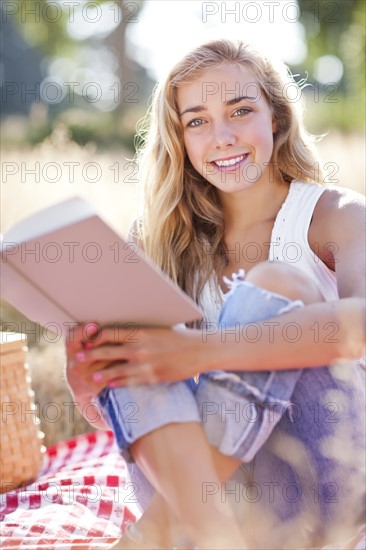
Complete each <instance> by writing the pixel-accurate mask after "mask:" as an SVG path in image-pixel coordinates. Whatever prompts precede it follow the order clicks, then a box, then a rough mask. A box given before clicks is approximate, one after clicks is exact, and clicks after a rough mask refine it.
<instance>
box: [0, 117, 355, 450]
mask: <svg viewBox="0 0 366 550" xmlns="http://www.w3.org/2000/svg"><path fill="white" fill-rule="evenodd" d="M319 148H320V151H321V154H322V157H323V161H322V162H323V167H325V169H326V171H327V173H328V176H329V178H333V179H335V180H336V181H335V182H333V183H334V184H335V185H341V186H346V187H350V188H353V189H355V190H357V191H359V192H360V193H365V174H364V141H363V138H362V137H360V136H357V135H350V136H343V135H341V134H337V133H336V132H333V131H332V132H331V133H330V134H329V135H328V136H327V137H326V138H325V139H324V140H323V142H321V143H320V144H319ZM130 157H131V153H126V152H123V151H121V152H120V153H116V152H114V153H103V154H101V153H98V152H97V151H96V150H95V147H93V145H89V146H87V147H84V148H82V147H79V146H78V145H76V144H75V143H72V142H70V141H69V140H68V137H67V133H66V132H65V130H64V129H63V128H62V127H59V128H58V129H57V131H56V132H55V133H54V134H53V136H52V137H51V138H50V139H48V140H46V141H45V142H44V143H43V144H41V145H40V146H38V147H35V148H33V149H28V150H25V151H16V150H9V151H5V152H3V158H2V162H3V183H2V186H1V202H2V219H1V231H2V232H5V231H6V230H7V229H8V228H9V227H10V226H11V225H13V224H14V223H15V222H17V221H19V220H20V219H22V218H23V217H24V216H26V215H28V214H31V213H32V212H35V211H36V210H38V209H41V208H43V207H45V206H47V205H50V204H53V203H56V202H58V201H60V200H62V199H65V198H67V197H70V196H73V195H76V194H77V195H80V196H82V197H85V198H87V199H88V200H90V201H91V202H92V203H93V204H94V205H95V206H96V207H97V208H98V210H99V211H100V212H101V213H102V214H103V216H104V217H105V218H106V219H107V220H108V221H109V222H110V224H111V225H112V226H113V227H114V228H115V229H117V230H118V231H119V232H121V233H122V234H124V235H126V234H127V232H128V228H129V227H130V225H131V222H132V221H133V219H135V218H136V215H137V188H136V185H135V184H134V183H133V182H131V180H133V179H136V176H137V174H135V173H134V171H133V170H134V167H133V165H132V164H128V160H127V159H128V158H130ZM37 162H38V163H39V172H40V179H39V181H35V176H34V175H32V174H29V173H28V174H27V173H26V171H27V170H31V169H33V170H34V169H35V167H36V163H37ZM71 162H73V163H77V164H75V165H74V176H75V177H74V181H70V177H69V176H70V170H71V168H70V164H66V163H71ZM6 163H8V164H6ZM9 163H11V164H9ZM49 163H57V166H58V174H57V172H56V168H57V167H56V165H51V164H49ZM89 163H97V165H98V170H99V173H100V175H101V178H100V179H99V181H95V182H90V181H88V180H90V179H92V178H94V176H95V174H96V171H95V168H94V169H93V166H92V165H91V164H89ZM326 163H330V164H329V165H328V166H326ZM5 167H6V169H7V170H8V171H11V170H14V172H15V171H16V173H14V174H13V175H10V174H9V175H8V176H7V178H4V169H5ZM83 170H84V175H85V176H86V177H83ZM85 170H86V172H85ZM42 172H43V173H44V177H42ZM118 172H119V173H118ZM56 175H60V179H59V181H55V182H52V181H50V180H51V179H52V178H54V177H56ZM2 320H3V323H4V322H21V321H22V320H24V318H23V317H22V316H21V315H20V314H19V312H17V311H15V310H14V309H13V308H12V307H11V306H9V305H8V304H2ZM27 326H31V325H30V324H29V321H27ZM29 363H30V368H31V371H32V383H33V388H34V390H35V393H36V399H37V403H38V404H39V411H40V416H41V428H42V430H43V431H44V432H45V434H46V440H45V443H46V444H47V445H49V444H51V443H55V442H57V441H60V440H64V439H66V438H68V437H70V436H73V435H76V434H78V433H82V432H85V431H87V430H89V429H90V427H89V425H88V424H87V423H86V421H84V420H83V419H82V418H81V417H80V415H79V414H78V413H77V411H76V410H75V408H74V407H73V405H72V404H71V403H72V398H71V395H70V393H69V391H68V389H67V385H66V383H65V380H64V364H65V350H64V345H63V343H62V342H61V341H59V342H55V343H52V344H51V343H49V342H48V341H47V337H46V338H44V337H41V338H40V339H39V341H38V342H37V341H35V339H34V338H33V339H31V340H30V351H29Z"/></svg>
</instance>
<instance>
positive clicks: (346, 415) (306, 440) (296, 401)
mask: <svg viewBox="0 0 366 550" xmlns="http://www.w3.org/2000/svg"><path fill="white" fill-rule="evenodd" d="M296 307H302V303H301V302H299V301H296V302H291V301H290V300H288V299H287V298H285V297H283V296H280V295H278V294H275V293H272V292H267V291H265V290H263V289H260V288H258V287H256V286H254V285H252V284H250V283H247V282H245V281H244V282H243V281H237V283H236V284H234V285H233V288H232V290H231V291H230V292H229V293H228V295H226V301H225V303H224V305H223V308H222V311H221V315H220V319H219V324H218V329H219V330H221V329H228V328H235V329H237V334H238V337H246V338H248V339H249V340H250V339H253V345H261V344H260V339H259V340H258V342H256V343H255V340H256V339H257V338H258V337H259V336H260V337H262V338H264V337H267V338H268V337H271V333H270V329H271V327H270V325H268V333H267V334H266V335H260V334H259V333H258V331H257V329H258V327H256V326H255V323H258V322H259V321H263V320H265V319H269V318H274V317H276V316H278V315H281V314H283V313H285V312H286V311H290V310H291V309H294V308H296ZM245 327H246V328H245ZM321 328H323V327H321ZM331 328H332V327H328V328H327V327H325V328H324V330H325V334H324V333H323V337H325V338H326V337H329V338H330V337H331V335H330V330H331ZM243 329H244V332H243ZM272 330H274V333H273V334H274V337H275V338H277V337H281V335H280V336H278V335H276V327H275V325H272ZM294 330H295V331H294ZM249 331H252V332H249ZM223 334H224V333H223ZM235 337H236V331H235V333H233V334H232V335H230V336H228V341H229V338H232V339H233V342H234V341H235ZM282 337H285V338H288V339H291V338H293V339H296V327H291V326H289V331H288V333H286V334H285V335H282ZM300 337H301V335H300ZM315 337H316V336H315V334H314V338H315ZM362 375H363V373H361V370H360V369H357V367H356V365H355V364H354V363H350V364H348V365H342V366H336V367H327V366H323V367H317V368H309V369H297V370H285V371H276V372H271V371H266V370H260V371H257V372H240V371H233V372H222V371H212V372H208V373H205V374H204V375H201V376H200V379H199V382H198V384H197V385H196V384H195V383H194V381H193V380H188V381H184V382H178V383H173V384H157V385H155V386H140V387H131V388H118V389H113V390H110V389H107V390H104V391H103V392H102V393H101V394H100V397H99V399H100V404H101V405H102V407H103V408H104V411H105V413H106V415H107V417H108V418H109V420H110V425H111V427H112V428H113V429H114V431H115V433H116V438H117V442H118V445H119V447H120V449H121V452H122V454H123V455H124V456H125V457H126V459H127V462H128V468H129V472H130V477H131V480H132V481H133V482H135V483H136V484H137V487H138V492H137V498H138V500H139V504H140V506H141V507H142V509H145V508H146V506H147V505H148V502H149V500H150V498H151V497H152V495H153V494H154V489H153V487H152V486H151V485H150V484H149V482H148V480H147V479H146V477H145V476H144V474H143V473H142V471H141V470H140V469H139V468H138V466H137V465H136V464H134V463H133V462H131V461H132V458H131V456H130V454H129V451H128V447H129V445H130V444H131V443H132V442H133V441H135V440H136V439H138V438H139V437H141V436H142V435H144V434H145V433H148V432H149V431H152V430H154V429H157V428H159V427H160V426H162V425H165V424H168V423H171V422H187V421H197V422H201V423H202V425H203V427H204V430H205V433H206V435H207V438H208V440H209V441H210V443H211V444H212V445H215V446H217V447H218V448H219V449H220V450H221V451H222V452H223V453H224V454H228V455H231V456H234V457H236V458H239V460H241V461H242V462H243V465H242V466H241V467H240V468H239V469H238V470H237V472H236V473H235V475H234V476H233V478H232V480H231V481H230V482H228V483H231V484H232V485H231V487H232V486H233V484H234V486H235V487H236V485H238V487H239V489H237V488H236V489H235V491H234V492H235V495H234V496H232V498H233V499H234V500H235V505H236V507H237V509H241V508H242V511H241V512H240V510H239V512H238V513H239V514H242V515H241V516H240V517H243V522H244V524H247V523H248V524H250V529H249V531H250V537H251V538H250V540H251V544H252V545H253V547H257V548H293V547H294V546H297V545H298V544H303V545H304V547H305V545H308V544H310V545H312V544H313V545H315V544H323V543H329V541H330V542H332V541H333V540H337V538H336V526H340V527H341V528H342V529H343V533H344V536H343V538H344V539H345V540H347V537H348V536H352V535H353V532H354V530H355V528H354V525H355V523H356V519H357V518H362V517H363V514H364V513H365V490H364V486H365V471H364V465H365V455H364V448H365V413H364V411H365V391H364V380H363V378H362ZM131 406H132V407H133V409H132V408H131ZM128 407H130V408H128ZM126 411H127V413H128V414H129V416H128V418H127V419H126V414H125V412H126ZM131 412H133V415H132V414H131ZM136 420H137V422H136ZM189 453H194V449H190V450H189ZM208 481H209V480H208ZM228 487H229V485H228ZM249 488H251V489H254V490H255V494H256V495H257V498H253V497H252V496H249V494H250V491H249V493H248V490H249ZM221 490H222V488H221ZM225 498H226V496H225ZM258 518H260V521H258ZM355 518H356V519H355ZM329 530H330V532H329ZM294 536H295V539H294V538H293V537H294ZM341 538H342V537H341ZM267 545H268V546H267Z"/></svg>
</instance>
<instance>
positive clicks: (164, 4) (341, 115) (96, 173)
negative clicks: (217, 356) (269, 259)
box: [0, 0, 365, 442]
mask: <svg viewBox="0 0 366 550" xmlns="http://www.w3.org/2000/svg"><path fill="white" fill-rule="evenodd" d="M0 15H1V20H2V21H1V23H2V24H1V31H0V32H1V64H0V88H1V110H2V118H1V138H2V139H1V141H2V156H1V232H3V233H4V232H6V231H7V229H9V227H10V226H12V225H13V224H14V223H15V222H17V221H18V220H20V219H22V218H23V217H24V216H26V215H28V214H30V213H32V212H34V211H36V210H38V209H40V208H42V207H44V206H47V205H49V204H52V203H56V202H58V201H60V200H62V199H64V198H67V197H69V196H72V195H76V194H77V195H81V196H83V197H85V198H87V199H89V200H90V201H91V202H92V203H93V204H94V205H95V206H96V207H97V208H98V209H99V211H100V212H101V213H102V214H103V216H104V217H105V218H106V219H107V220H109V221H110V223H111V224H112V225H113V226H114V227H115V228H116V229H117V230H118V231H120V232H121V233H122V234H127V231H128V228H129V226H130V224H131V222H132V221H133V219H134V218H136V215H137V213H138V197H139V191H138V170H137V167H136V165H135V164H134V162H133V155H134V140H133V138H134V134H135V129H136V124H137V121H138V120H139V119H140V118H141V117H142V116H143V115H144V114H145V112H146V109H147V106H148V103H149V98H150V96H151V92H152V90H153V87H154V85H155V83H156V80H157V79H159V78H161V77H162V76H163V75H164V74H165V73H166V71H167V70H168V69H169V67H170V66H171V64H172V63H173V62H174V61H175V60H177V59H178V58H179V57H180V56H181V55H182V54H184V53H185V52H186V51H187V50H188V49H189V48H191V47H193V46H195V45H197V44H199V43H201V42H203V41H205V40H208V39H211V38H217V37H229V38H240V39H244V40H246V41H249V42H254V43H256V44H257V45H258V46H259V47H260V48H262V49H263V50H264V51H265V52H266V53H267V54H270V55H273V56H274V57H276V58H279V59H281V60H283V61H284V62H285V63H286V64H288V66H289V67H290V69H291V70H292V72H293V74H294V75H296V76H295V78H296V79H297V80H301V79H304V78H305V79H307V82H308V84H309V86H307V87H306V88H305V89H304V92H303V93H304V99H305V102H306V113H305V120H306V125H307V128H308V129H309V130H310V131H311V132H312V133H315V134H325V137H324V138H323V140H322V141H321V142H320V143H319V147H320V150H321V154H322V163H323V168H324V170H325V172H326V174H327V182H328V183H329V184H330V185H342V186H348V187H352V188H354V189H356V190H358V191H360V192H361V193H364V192H365V179H364V166H365V165H364V124H365V109H364V106H365V70H364V66H365V63H364V62H365V53H364V40H365V2H364V0H333V1H329V2H328V1H327V0H318V1H316V0H315V1H314V0H297V1H296V0H292V1H291V0H279V1H275V0H254V1H253V0H242V1H227V2H223V1H210V2H201V1H199V0H183V1H180V0H172V1H170V0H123V1H121V0H120V1H102V0H100V1H93V2H91V1H87V0H78V1H77V2H73V1H70V0H52V1H51V0H18V1H16V0H3V1H2V2H1V14H0ZM2 314H3V322H6V321H14V320H15V321H17V322H18V321H19V322H20V321H21V320H22V319H23V318H22V316H21V315H20V314H19V313H18V312H16V311H14V309H13V308H12V307H11V306H10V305H9V304H4V303H3V304H2ZM3 326H4V325H3ZM29 326H30V325H29ZM32 338H33V339H32ZM29 341H30V344H31V345H33V344H34V343H35V342H34V337H30V339H29ZM40 344H42V345H44V344H47V338H46V341H45V338H43V339H42V341H41V342H40ZM60 345H61V344H60ZM51 347H52V351H50V349H49V348H47V346H46V347H42V346H41V349H37V347H36V346H35V347H33V349H32V353H33V356H32V360H33V364H34V365H35V366H36V368H35V369H34V375H33V379H34V383H35V384H36V386H37V391H36V394H37V399H38V401H40V402H41V401H42V399H46V398H47V396H48V395H49V391H50V384H51V385H52V380H53V378H54V377H55V376H56V378H54V385H55V388H56V390H55V391H58V390H59V388H60V383H61V382H60V380H61V378H62V361H63V353H64V352H63V348H61V347H57V346H51ZM46 348H47V349H46ZM47 354H48V355H47ZM57 365H58V368H56V366H57ZM47 368H48V369H49V372H48V376H47V377H46V379H47V388H45V387H44V382H43V380H44V378H45V377H44V373H45V369H47ZM53 373H56V374H53ZM60 373H61V374H60ZM65 391H66V390H65ZM66 401H67V399H66ZM54 428H55V426H54V425H52V426H51V427H50V429H48V428H47V426H46V425H43V430H44V431H46V435H47V437H48V439H46V441H47V442H52V441H54V440H55V439H60V438H65V437H66V436H67V435H71V434H72V433H75V429H76V428H75V424H73V425H72V426H68V427H67V426H66V427H65V426H64V427H60V426H59V431H60V430H61V432H62V430H63V433H62V435H61V434H60V433H56V432H55V429H54ZM83 429H84V430H85V429H86V427H85V426H84V427H83Z"/></svg>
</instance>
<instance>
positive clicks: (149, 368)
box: [93, 363, 159, 387]
mask: <svg viewBox="0 0 366 550" xmlns="http://www.w3.org/2000/svg"><path fill="white" fill-rule="evenodd" d="M93 380H95V381H97V382H99V383H106V384H107V385H109V386H110V387H117V386H126V385H134V384H136V383H139V384H156V383H157V382H159V380H158V378H157V376H156V374H155V369H154V367H153V365H152V364H150V363H122V364H121V363H117V364H115V365H112V366H110V367H108V368H106V369H104V370H98V371H96V372H95V373H94V374H93ZM111 384H112V385H111Z"/></svg>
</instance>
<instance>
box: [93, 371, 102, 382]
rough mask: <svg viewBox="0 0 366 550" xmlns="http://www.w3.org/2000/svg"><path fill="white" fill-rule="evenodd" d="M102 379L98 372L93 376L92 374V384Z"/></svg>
mask: <svg viewBox="0 0 366 550" xmlns="http://www.w3.org/2000/svg"><path fill="white" fill-rule="evenodd" d="M102 378H103V376H102V375H101V374H100V373H99V372H96V373H95V374H93V380H94V382H100V381H101V380H102Z"/></svg>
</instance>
